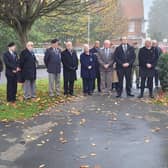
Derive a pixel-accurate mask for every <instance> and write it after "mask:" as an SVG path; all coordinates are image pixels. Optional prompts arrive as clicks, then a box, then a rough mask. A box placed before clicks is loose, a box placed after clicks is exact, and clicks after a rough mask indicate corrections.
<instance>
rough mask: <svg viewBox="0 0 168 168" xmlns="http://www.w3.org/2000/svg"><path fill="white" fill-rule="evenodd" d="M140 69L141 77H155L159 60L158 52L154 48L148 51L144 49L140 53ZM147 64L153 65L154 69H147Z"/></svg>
mask: <svg viewBox="0 0 168 168" xmlns="http://www.w3.org/2000/svg"><path fill="white" fill-rule="evenodd" d="M138 57H139V67H140V76H141V77H145V76H146V77H152V76H154V75H155V67H156V65H157V61H158V58H159V55H158V51H156V50H155V48H154V47H152V48H151V49H147V48H146V47H143V48H141V49H140V51H139V56H138ZM146 64H151V65H152V68H147V66H146Z"/></svg>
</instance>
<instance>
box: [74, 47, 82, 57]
mask: <svg viewBox="0 0 168 168" xmlns="http://www.w3.org/2000/svg"><path fill="white" fill-rule="evenodd" d="M74 49H75V51H76V52H77V56H78V59H79V58H80V55H81V54H82V52H83V49H82V48H80V47H75V48H74Z"/></svg>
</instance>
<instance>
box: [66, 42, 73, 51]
mask: <svg viewBox="0 0 168 168" xmlns="http://www.w3.org/2000/svg"><path fill="white" fill-rule="evenodd" d="M65 45H66V48H67V49H68V50H72V48H73V47H72V42H71V41H67V42H66V43H65Z"/></svg>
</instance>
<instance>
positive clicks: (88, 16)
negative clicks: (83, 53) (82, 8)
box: [88, 13, 90, 45]
mask: <svg viewBox="0 0 168 168" xmlns="http://www.w3.org/2000/svg"><path fill="white" fill-rule="evenodd" d="M88 45H90V14H89V13H88Z"/></svg>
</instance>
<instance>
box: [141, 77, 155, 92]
mask: <svg viewBox="0 0 168 168" xmlns="http://www.w3.org/2000/svg"><path fill="white" fill-rule="evenodd" d="M146 80H147V87H148V89H149V94H150V95H152V94H153V76H151V77H147V76H144V77H141V95H143V94H144V90H145V84H146Z"/></svg>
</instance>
